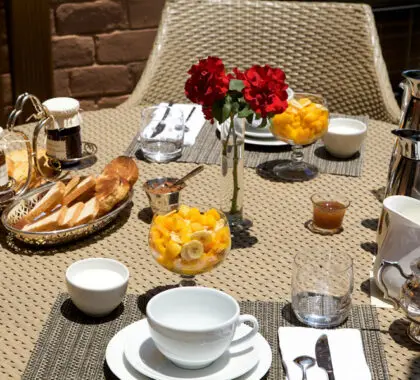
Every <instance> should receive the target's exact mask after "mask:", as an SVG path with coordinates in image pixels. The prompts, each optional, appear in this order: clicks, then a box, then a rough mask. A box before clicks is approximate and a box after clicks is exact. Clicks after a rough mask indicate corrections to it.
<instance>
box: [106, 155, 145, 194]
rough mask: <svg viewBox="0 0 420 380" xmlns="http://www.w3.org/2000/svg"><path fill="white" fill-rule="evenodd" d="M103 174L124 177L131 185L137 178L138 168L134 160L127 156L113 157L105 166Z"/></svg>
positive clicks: (131, 185)
mask: <svg viewBox="0 0 420 380" xmlns="http://www.w3.org/2000/svg"><path fill="white" fill-rule="evenodd" d="M102 173H103V174H105V175H119V176H120V177H121V178H124V179H125V180H126V181H128V183H129V184H130V187H133V186H134V184H135V183H136V182H137V180H138V178H139V169H138V167H137V165H136V163H135V161H134V160H133V159H132V158H130V157H127V156H119V157H117V158H114V159H113V160H112V161H111V162H110V163H109V164H108V165H106V166H105V168H104V170H103V172H102Z"/></svg>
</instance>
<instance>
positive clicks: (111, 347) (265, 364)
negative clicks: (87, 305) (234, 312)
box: [106, 319, 272, 380]
mask: <svg viewBox="0 0 420 380" xmlns="http://www.w3.org/2000/svg"><path fill="white" fill-rule="evenodd" d="M141 325H143V326H144V325H145V326H146V327H147V321H146V320H145V319H144V320H141V321H138V322H135V323H133V324H131V325H129V326H127V327H125V328H124V329H122V330H121V331H119V332H118V333H117V334H116V335H115V336H114V337H113V338H112V339H111V340H110V342H109V343H108V347H107V349H106V361H107V363H108V367H109V368H110V370H111V371H112V372H113V373H114V375H116V376H117V377H118V378H119V379H121V380H147V379H149V377H147V376H145V375H142V374H141V373H139V372H137V371H136V369H135V368H133V367H132V366H131V365H130V364H129V362H128V360H126V358H125V356H124V346H125V343H126V341H127V340H129V339H132V337H133V336H136V335H137V332H138V330H139V329H141ZM249 330H250V327H248V326H246V325H241V326H240V327H239V328H238V329H237V334H238V335H235V338H236V337H240V336H241V335H244V334H245V333H247V332H248V331H249ZM252 343H253V346H254V348H255V349H256V351H257V352H258V357H259V359H260V360H259V362H258V364H257V365H255V366H254V367H253V368H251V370H250V371H248V372H247V373H245V374H244V375H242V376H240V377H238V378H236V379H235V380H260V379H261V378H262V377H263V376H264V375H265V374H266V373H267V371H268V370H269V369H270V366H271V360H272V353H271V348H270V346H269V344H268V342H267V341H266V340H265V339H264V337H263V336H262V335H260V334H257V336H256V337H255V338H254V339H253V342H252ZM165 360H166V359H165ZM176 368H177V367H176ZM190 378H191V374H190ZM219 380H220V378H219Z"/></svg>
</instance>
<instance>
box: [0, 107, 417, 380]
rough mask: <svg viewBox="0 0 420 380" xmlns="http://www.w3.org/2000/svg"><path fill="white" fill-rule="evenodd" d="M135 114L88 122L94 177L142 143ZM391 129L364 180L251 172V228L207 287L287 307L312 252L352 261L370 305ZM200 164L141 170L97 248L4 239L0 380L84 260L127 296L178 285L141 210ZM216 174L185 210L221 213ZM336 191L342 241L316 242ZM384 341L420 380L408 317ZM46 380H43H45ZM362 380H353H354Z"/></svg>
mask: <svg viewBox="0 0 420 380" xmlns="http://www.w3.org/2000/svg"><path fill="white" fill-rule="evenodd" d="M138 117H139V110H136V109H133V110H128V109H116V110H103V111H97V112H87V113H85V114H84V120H85V128H84V130H83V135H84V139H85V140H91V141H93V142H95V143H96V144H98V146H99V148H100V149H99V153H98V163H97V164H96V166H95V167H94V168H92V169H91V171H96V172H99V171H100V170H101V169H102V167H103V166H104V164H105V163H106V162H107V161H109V160H110V159H111V158H113V157H114V156H116V155H118V154H120V153H121V152H123V151H124V149H125V148H126V147H127V146H128V145H129V143H130V141H131V139H132V136H133V135H134V134H135V133H136V130H137V127H138V125H137V122H136V120H138ZM392 128H393V126H391V125H390V124H386V123H383V122H376V121H372V120H371V121H370V123H369V134H368V137H367V140H366V147H365V149H366V150H365V155H364V167H363V173H362V176H361V177H356V178H355V177H345V176H333V175H328V174H322V175H320V176H319V177H317V178H315V179H314V180H312V181H310V182H306V183H293V184H289V183H281V182H270V181H268V180H265V179H263V178H261V177H259V176H258V175H257V174H256V172H255V169H249V168H248V169H245V187H246V190H245V211H246V213H247V214H248V215H249V216H250V217H252V219H253V221H254V227H253V228H252V229H251V230H250V231H249V234H248V235H245V236H242V238H240V239H237V240H235V242H234V246H235V247H234V249H232V251H231V253H230V255H229V257H228V258H227V259H226V261H225V263H223V265H221V266H220V267H218V268H217V269H215V270H214V271H213V272H210V273H207V274H204V275H201V276H199V278H198V282H199V284H201V285H204V286H212V287H216V288H219V289H222V290H224V291H226V292H228V293H230V294H231V295H233V296H234V297H235V298H236V299H238V300H251V301H252V300H265V301H268V300H271V301H280V300H290V280H291V267H292V260H293V256H294V255H295V253H296V252H297V251H304V252H306V253H307V254H308V255H310V254H311V249H312V248H313V247H315V246H316V247H320V248H322V247H325V248H332V249H335V250H341V251H345V252H347V253H349V254H350V255H351V256H352V257H353V259H354V272H355V289H354V294H353V296H354V298H353V299H354V304H366V305H368V304H369V302H370V300H369V296H368V295H367V294H366V293H365V292H364V291H363V284H364V282H365V281H367V280H368V279H369V271H370V269H371V267H372V251H373V249H374V242H375V239H376V232H375V227H374V226H375V223H374V222H375V219H376V218H377V217H378V215H379V213H380V208H381V205H380V203H379V202H378V201H377V200H376V198H375V196H374V195H373V194H372V190H376V189H378V188H380V187H381V186H383V185H384V184H385V181H386V173H387V166H388V162H389V158H390V152H391V150H392V143H393V140H394V139H393V137H392V136H391V134H390V133H389V131H390V130H391V129H392ZM194 167H195V164H187V163H185V164H180V163H171V164H166V165H156V164H147V163H145V162H139V168H140V180H139V182H138V183H137V184H136V186H135V194H134V198H133V207H132V208H131V210H130V213H128V212H127V213H126V214H124V215H123V216H122V217H121V218H120V219H119V221H118V223H117V224H116V225H115V226H114V227H113V228H111V229H108V230H106V231H104V232H103V233H101V234H99V235H97V236H96V237H95V238H88V239H86V240H84V241H80V242H78V243H76V244H73V245H67V246H63V247H60V248H57V249H54V250H41V251H36V250H27V249H26V250H21V249H19V246H15V247H14V248H10V246H9V245H8V244H7V242H6V239H5V238H4V232H2V234H1V236H0V245H1V248H0V263H1V265H0V299H1V305H0V379H2V380H3V379H19V378H20V377H21V376H22V373H23V371H24V369H25V367H26V365H27V362H28V359H29V357H30V354H31V350H32V349H33V348H34V345H35V343H36V341H37V339H38V337H39V333H40V331H41V328H42V326H43V324H44V323H45V321H46V319H47V317H48V313H49V311H50V309H51V307H52V305H53V303H54V300H55V299H56V297H57V295H58V294H59V292H62V291H65V283H64V272H65V269H66V268H67V267H68V266H69V265H70V264H71V263H72V262H74V261H75V260H79V259H81V258H86V257H95V256H102V257H112V258H115V259H117V260H120V261H121V262H123V263H124V264H126V265H127V266H128V267H129V269H130V272H131V279H130V283H129V290H128V292H129V293H136V294H142V293H145V292H146V291H147V290H150V289H152V288H155V287H157V286H163V285H168V284H174V283H176V282H178V280H179V279H178V277H177V276H176V275H174V274H172V273H170V272H168V271H166V270H165V269H163V268H161V267H159V266H158V265H157V264H156V263H155V262H154V261H153V259H152V257H151V255H150V253H149V251H148V245H147V233H148V229H149V224H147V223H146V221H147V218H148V214H147V212H145V211H144V209H145V208H146V207H147V206H148V201H147V199H146V196H145V194H144V193H143V190H142V188H141V185H142V182H143V181H144V180H146V179H149V178H153V177H157V176H164V175H173V176H180V175H182V174H184V173H186V172H187V171H189V170H191V169H192V168H194ZM219 169H220V168H219V167H218V166H217V165H209V166H206V168H205V171H204V172H203V173H202V174H200V175H199V176H197V177H195V178H193V179H191V181H189V185H188V187H187V188H186V189H185V190H184V191H183V199H184V201H185V202H198V203H206V202H208V203H209V204H212V205H217V204H218V198H219ZM330 190H334V191H337V192H342V193H344V194H346V195H348V196H349V197H350V199H351V200H352V204H351V206H350V208H349V210H348V211H347V213H346V218H345V221H344V231H343V232H342V233H341V234H338V235H334V236H320V235H315V234H312V233H311V232H310V231H308V230H307V229H306V228H305V227H304V223H305V222H306V221H307V220H308V219H310V217H311V203H310V200H309V196H310V195H311V194H313V193H314V192H316V191H330ZM378 316H379V323H380V328H381V331H382V340H383V342H384V349H385V353H386V357H387V362H388V366H389V371H390V378H391V379H401V380H407V379H412V380H418V379H419V378H420V355H419V353H420V351H419V346H416V345H415V344H413V343H411V342H410V340H409V339H408V338H407V337H406V334H405V329H406V326H407V324H406V322H405V320H404V318H403V314H402V313H401V312H398V311H394V310H390V309H378ZM44 380H45V379H44ZM355 380H356V379H355Z"/></svg>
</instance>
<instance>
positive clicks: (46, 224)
mask: <svg viewBox="0 0 420 380" xmlns="http://www.w3.org/2000/svg"><path fill="white" fill-rule="evenodd" d="M63 211H64V207H62V208H60V209H59V210H57V211H55V212H53V213H52V214H50V215H48V216H46V217H44V218H42V219H39V220H37V221H36V222H35V223H30V224H27V225H26V226H24V227H23V228H22V230H23V231H26V232H41V231H54V230H56V229H58V220H59V218H60V216H61V214H62V213H63Z"/></svg>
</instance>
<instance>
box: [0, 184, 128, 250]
mask: <svg viewBox="0 0 420 380" xmlns="http://www.w3.org/2000/svg"><path fill="white" fill-rule="evenodd" d="M52 186H53V184H51V183H50V184H47V185H44V186H42V187H40V188H37V189H35V190H32V191H30V192H28V193H27V194H25V195H24V196H23V197H22V198H20V199H19V200H17V201H15V202H13V203H12V204H11V205H10V206H8V207H7V208H6V209H5V210H4V211H3V214H2V216H1V221H2V223H3V225H4V227H5V228H6V229H7V230H8V231H9V233H10V234H11V235H12V236H13V237H15V238H16V239H18V240H21V241H23V242H25V243H27V244H32V245H38V246H45V245H56V244H63V243H68V242H70V241H74V240H79V239H82V238H84V237H85V236H87V235H90V234H93V233H95V232H97V231H99V230H101V229H102V228H104V227H105V226H107V225H108V224H109V223H111V222H112V221H113V220H115V219H116V218H117V216H118V214H119V213H120V212H121V211H122V210H123V209H124V208H126V207H127V206H128V205H129V203H130V202H131V198H132V197H133V190H130V192H129V193H128V195H127V198H126V199H125V200H123V201H121V202H120V203H119V204H118V205H117V206H116V207H115V208H114V209H113V210H112V211H110V212H108V213H107V214H105V215H103V216H101V217H100V218H98V219H95V220H92V221H91V222H89V223H86V224H81V225H79V226H75V227H71V228H66V229H63V230H56V231H45V232H25V231H22V230H20V229H17V228H14V227H13V225H14V224H15V223H16V222H18V221H19V220H20V219H21V218H22V217H24V216H25V215H26V214H28V212H29V211H30V210H32V208H33V207H34V206H35V204H36V203H37V202H38V201H39V200H40V199H41V198H42V197H43V196H44V195H45V194H46V193H47V191H48V190H49V189H50V187H52Z"/></svg>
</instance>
